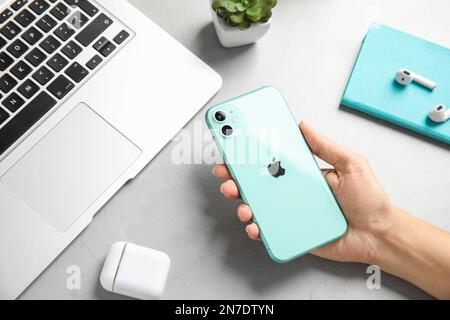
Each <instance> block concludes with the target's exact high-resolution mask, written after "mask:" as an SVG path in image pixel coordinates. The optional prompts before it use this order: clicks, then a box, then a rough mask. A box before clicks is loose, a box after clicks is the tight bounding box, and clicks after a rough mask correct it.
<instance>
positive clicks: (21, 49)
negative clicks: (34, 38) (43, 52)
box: [6, 39, 29, 58]
mask: <svg viewBox="0 0 450 320" xmlns="http://www.w3.org/2000/svg"><path fill="white" fill-rule="evenodd" d="M28 49H29V48H28V46H27V45H26V44H25V43H23V41H22V40H19V39H17V40H15V41H14V42H13V43H12V44H11V45H10V46H9V47H8V48H7V49H6V50H8V52H9V53H11V54H12V55H13V56H14V57H16V58H20V57H21V56H22V55H23V54H24V53H25V52H26V51H27V50H28Z"/></svg>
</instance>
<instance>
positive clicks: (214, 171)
mask: <svg viewBox="0 0 450 320" xmlns="http://www.w3.org/2000/svg"><path fill="white" fill-rule="evenodd" d="M212 174H213V175H214V176H215V175H216V167H214V168H213V169H212Z"/></svg>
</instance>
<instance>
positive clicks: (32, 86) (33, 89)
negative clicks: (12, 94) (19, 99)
mask: <svg viewBox="0 0 450 320" xmlns="http://www.w3.org/2000/svg"><path fill="white" fill-rule="evenodd" d="M17 90H18V91H19V92H20V93H21V94H22V95H23V96H24V97H25V98H27V99H31V98H32V97H33V96H34V95H35V94H36V93H37V92H38V91H39V86H38V85H37V84H36V83H34V82H33V81H31V80H26V81H25V82H24V83H22V84H21V85H20V86H19V87H18V88H17Z"/></svg>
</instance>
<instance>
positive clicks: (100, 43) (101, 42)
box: [93, 37, 109, 51]
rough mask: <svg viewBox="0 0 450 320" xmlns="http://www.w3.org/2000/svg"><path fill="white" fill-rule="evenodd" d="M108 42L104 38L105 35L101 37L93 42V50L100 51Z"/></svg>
mask: <svg viewBox="0 0 450 320" xmlns="http://www.w3.org/2000/svg"><path fill="white" fill-rule="evenodd" d="M108 42H109V41H108V39H106V38H105V37H101V38H100V39H98V40H97V41H96V42H95V43H94V45H93V47H94V49H95V50H97V51H100V50H101V49H102V48H103V46H104V45H105V44H106V43H108Z"/></svg>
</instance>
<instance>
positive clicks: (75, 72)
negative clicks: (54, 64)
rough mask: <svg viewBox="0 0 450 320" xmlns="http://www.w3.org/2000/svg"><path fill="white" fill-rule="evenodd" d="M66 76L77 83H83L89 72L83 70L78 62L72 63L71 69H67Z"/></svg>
mask: <svg viewBox="0 0 450 320" xmlns="http://www.w3.org/2000/svg"><path fill="white" fill-rule="evenodd" d="M66 74H67V75H68V76H69V77H70V78H71V79H72V80H73V81H75V82H76V83H79V82H81V81H82V80H83V79H84V78H86V76H87V75H88V74H89V72H88V71H87V70H86V69H85V68H83V66H81V65H80V64H79V63H78V62H74V63H72V65H71V66H70V67H68V68H67V69H66Z"/></svg>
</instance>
